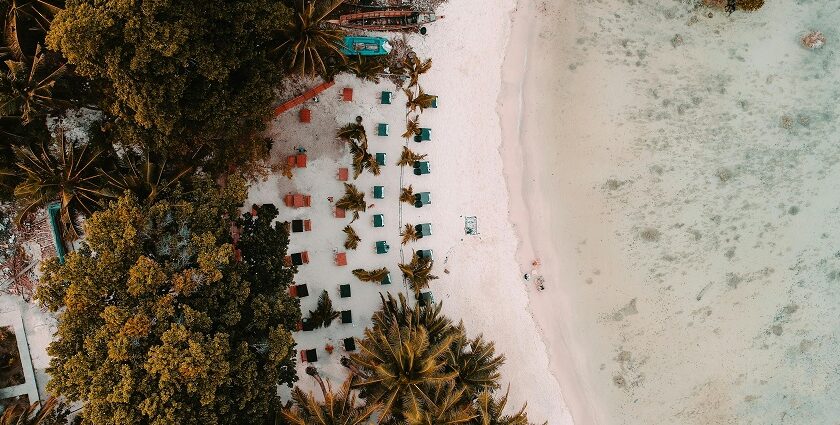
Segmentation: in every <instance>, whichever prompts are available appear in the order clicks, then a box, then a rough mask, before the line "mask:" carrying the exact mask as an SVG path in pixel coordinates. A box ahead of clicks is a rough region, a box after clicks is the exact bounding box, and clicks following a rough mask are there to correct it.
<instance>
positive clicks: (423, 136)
mask: <svg viewBox="0 0 840 425" xmlns="http://www.w3.org/2000/svg"><path fill="white" fill-rule="evenodd" d="M431 140H432V129H431V128H421V129H420V134H418V135H416V136H414V141H415V142H417V143H420V142H428V141H431Z"/></svg>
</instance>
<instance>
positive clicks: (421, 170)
mask: <svg viewBox="0 0 840 425" xmlns="http://www.w3.org/2000/svg"><path fill="white" fill-rule="evenodd" d="M429 173H431V169H430V168H429V161H417V162H415V163H414V175H417V176H422V175H423V174H429Z"/></svg>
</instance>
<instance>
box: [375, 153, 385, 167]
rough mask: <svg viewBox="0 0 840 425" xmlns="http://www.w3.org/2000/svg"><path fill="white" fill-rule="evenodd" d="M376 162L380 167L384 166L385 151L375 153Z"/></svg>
mask: <svg viewBox="0 0 840 425" xmlns="http://www.w3.org/2000/svg"><path fill="white" fill-rule="evenodd" d="M376 163H377V164H379V166H380V167H384V166H385V152H377V153H376Z"/></svg>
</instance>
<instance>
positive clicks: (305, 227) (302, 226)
mask: <svg viewBox="0 0 840 425" xmlns="http://www.w3.org/2000/svg"><path fill="white" fill-rule="evenodd" d="M310 230H312V220H292V233H301V232H308V231H310Z"/></svg>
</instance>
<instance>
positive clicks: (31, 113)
mask: <svg viewBox="0 0 840 425" xmlns="http://www.w3.org/2000/svg"><path fill="white" fill-rule="evenodd" d="M6 66H7V67H8V71H7V72H6V73H0V116H3V117H17V118H19V119H20V121H21V123H22V124H24V125H26V124H28V123H29V122H31V121H32V120H33V119H34V118H35V117H37V116H41V115H43V114H46V113H47V112H50V111H51V110H53V109H54V108H55V107H56V106H58V105H61V104H65V103H66V102H64V101H60V100H58V99H54V98H53V96H52V92H53V87H54V86H55V83H56V80H58V78H59V77H61V75H62V74H63V73H64V71H65V69H66V66H67V65H66V64H62V65H59V66H57V67H53V66H50V64H49V63H48V61H47V58H46V53H45V52H42V51H41V46H40V45H38V47H37V48H36V50H35V55H34V56H32V59H31V61H28V60H27V61H26V62H24V61H23V60H20V61H13V60H7V61H6Z"/></svg>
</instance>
